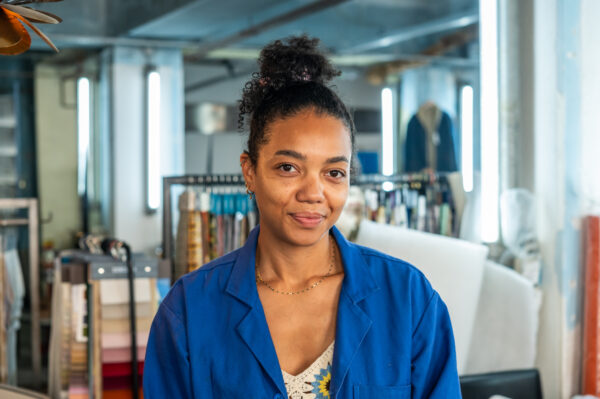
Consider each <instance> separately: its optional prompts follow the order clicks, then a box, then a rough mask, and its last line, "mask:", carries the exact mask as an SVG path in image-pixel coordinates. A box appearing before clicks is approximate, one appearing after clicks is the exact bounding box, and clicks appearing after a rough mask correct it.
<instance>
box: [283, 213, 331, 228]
mask: <svg viewBox="0 0 600 399" xmlns="http://www.w3.org/2000/svg"><path fill="white" fill-rule="evenodd" d="M290 216H291V217H292V219H294V220H295V221H296V222H297V223H298V224H300V225H301V226H303V227H316V226H318V225H319V224H320V223H321V222H322V221H323V220H325V216H323V215H321V214H319V213H308V212H299V213H291V214H290Z"/></svg>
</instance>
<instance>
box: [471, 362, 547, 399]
mask: <svg viewBox="0 0 600 399" xmlns="http://www.w3.org/2000/svg"><path fill="white" fill-rule="evenodd" d="M460 390H461V392H462V397H463V399H489V398H490V397H491V396H493V395H502V396H506V397H508V398H510V399H542V386H541V382H540V374H539V372H538V370H537V369H529V370H513V371H500V372H496V373H486V374H474V375H465V376H462V377H460Z"/></svg>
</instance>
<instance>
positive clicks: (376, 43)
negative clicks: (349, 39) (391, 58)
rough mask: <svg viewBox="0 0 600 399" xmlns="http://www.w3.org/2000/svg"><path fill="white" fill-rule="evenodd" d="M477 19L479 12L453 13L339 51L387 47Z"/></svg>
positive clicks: (343, 52) (350, 51) (469, 23)
mask: <svg viewBox="0 0 600 399" xmlns="http://www.w3.org/2000/svg"><path fill="white" fill-rule="evenodd" d="M478 21H479V14H478V12H477V11H468V12H463V13H460V14H454V15H450V16H448V17H444V18H440V19H436V20H433V21H429V22H425V23H422V24H417V25H413V26H409V27H407V28H404V29H400V30H398V31H396V32H394V33H391V34H389V35H387V36H385V37H382V38H379V39H377V40H371V41H368V42H365V43H362V44H358V45H356V46H352V47H349V48H346V49H343V50H341V51H340V53H341V54H348V53H360V52H364V51H370V50H374V49H378V48H384V47H389V46H392V45H394V44H398V43H400V42H405V41H408V40H412V39H416V38H418V37H422V36H427V35H432V34H435V33H440V32H445V31H449V30H455V29H460V28H464V27H467V26H470V25H473V24H476V23H477V22H478Z"/></svg>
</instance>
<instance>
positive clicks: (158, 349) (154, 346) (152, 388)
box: [143, 227, 461, 399]
mask: <svg viewBox="0 0 600 399" xmlns="http://www.w3.org/2000/svg"><path fill="white" fill-rule="evenodd" d="M332 233H333V236H334V238H335V240H336V242H337V245H338V247H339V249H340V252H341V256H342V262H343V265H344V273H345V275H344V280H343V283H342V289H341V293H340V298H339V305H338V311H337V324H336V333H335V347H334V355H333V364H332V374H331V380H330V386H329V392H330V397H331V398H361V399H364V398H377V399H386V398H445V399H447V398H460V397H461V394H460V387H459V380H458V375H457V369H456V354H455V349H454V338H453V335H452V327H451V325H450V318H449V316H448V310H447V308H446V305H445V304H444V303H443V302H442V300H441V299H440V297H439V295H438V294H437V292H435V291H434V290H433V289H432V288H431V285H430V284H429V282H428V281H427V279H426V278H425V277H424V276H423V274H422V273H421V272H420V271H419V270H417V269H416V268H415V267H413V266H411V265H409V264H408V263H406V262H403V261H401V260H398V259H396V258H393V257H391V256H388V255H384V254H382V253H380V252H377V251H375V250H372V249H368V248H365V247H361V246H358V245H355V244H353V243H350V242H348V241H347V240H346V239H345V238H344V237H343V236H342V234H341V233H340V232H339V231H338V230H337V229H336V228H335V227H333V228H332ZM258 234H259V228H258V227H257V228H255V229H254V230H253V231H252V232H251V234H250V236H249V238H248V240H247V242H246V244H245V245H244V247H242V248H240V249H238V250H236V251H233V252H231V253H229V254H227V255H225V256H223V257H221V258H219V259H216V260H214V261H213V262H210V263H208V264H206V265H204V266H203V267H202V268H200V269H198V270H196V271H194V272H192V273H189V274H187V275H185V276H183V277H182V278H180V279H179V280H178V281H177V282H176V283H175V285H174V286H173V287H172V288H171V290H170V292H169V294H168V295H167V296H166V297H165V299H164V300H163V302H162V304H161V305H160V308H159V310H158V313H157V314H156V317H155V318H154V322H153V323H152V329H151V331H150V338H149V341H148V347H147V351H146V361H145V365H144V379H143V382H144V397H145V399H154V398H161V399H163V398H168V399H173V398H199V399H207V398H217V399H226V398H274V399H283V398H286V394H287V393H286V389H285V385H284V382H283V376H282V373H281V369H280V366H279V361H278V359H277V354H276V352H275V346H274V345H273V341H272V339H271V335H270V333H269V327H268V325H267V321H266V318H265V314H264V311H263V307H262V305H261V301H260V299H259V296H258V291H257V287H256V279H255V270H254V259H255V253H256V243H257V239H258Z"/></svg>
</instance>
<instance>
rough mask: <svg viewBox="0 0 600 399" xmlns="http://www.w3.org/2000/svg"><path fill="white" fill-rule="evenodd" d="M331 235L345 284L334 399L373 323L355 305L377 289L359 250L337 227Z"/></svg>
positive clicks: (332, 391)
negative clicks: (336, 248)
mask: <svg viewBox="0 0 600 399" xmlns="http://www.w3.org/2000/svg"><path fill="white" fill-rule="evenodd" d="M332 231H333V235H334V237H335V239H336V242H337V244H338V247H339V248H340V253H341V255H342V262H343V264H344V282H343V283H342V290H341V293H340V299H339V304H338V313H337V324H336V332H335V349H334V353H333V364H332V378H331V384H330V386H329V393H330V395H331V397H332V398H335V397H336V396H337V393H338V391H339V390H340V388H341V386H342V384H343V382H344V379H345V378H346V375H347V374H348V370H349V369H350V366H351V363H352V359H354V356H355V355H356V352H357V351H358V349H359V347H360V345H361V344H362V342H363V340H364V338H365V336H366V335H367V333H368V331H369V329H370V328H371V324H372V323H373V322H372V320H371V318H370V317H369V316H368V315H367V314H366V313H365V312H364V310H362V308H361V307H360V306H359V305H358V303H359V302H360V301H362V300H363V299H364V298H365V297H366V296H367V295H369V294H371V293H372V292H374V291H377V290H378V289H379V287H378V286H377V284H376V282H375V279H374V278H373V275H372V274H371V271H370V270H369V268H368V266H367V264H366V262H365V260H364V258H363V257H362V254H361V253H360V249H359V248H358V247H356V246H355V245H353V244H350V243H349V242H348V241H347V240H346V239H345V238H344V236H342V234H341V233H340V232H339V230H338V229H337V228H336V227H333V228H332Z"/></svg>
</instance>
